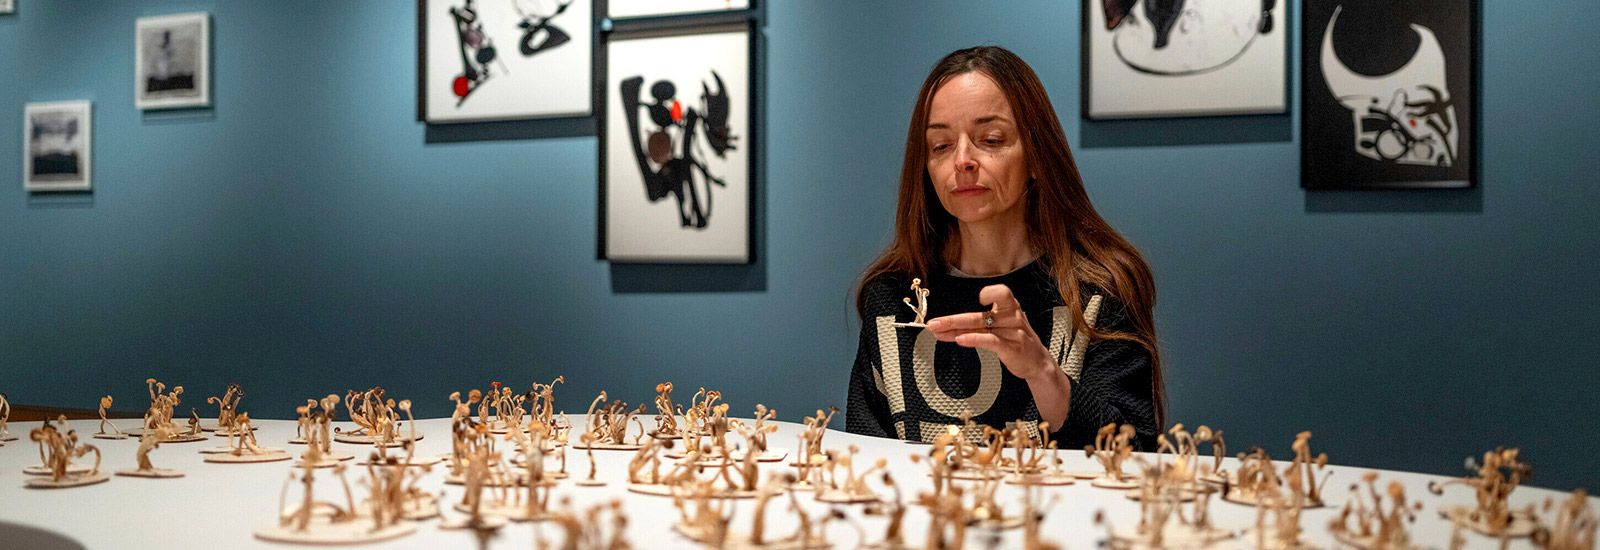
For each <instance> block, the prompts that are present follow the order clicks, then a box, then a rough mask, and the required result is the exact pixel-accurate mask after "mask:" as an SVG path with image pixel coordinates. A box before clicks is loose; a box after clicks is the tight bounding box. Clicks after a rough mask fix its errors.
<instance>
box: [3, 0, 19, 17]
mask: <svg viewBox="0 0 1600 550" xmlns="http://www.w3.org/2000/svg"><path fill="white" fill-rule="evenodd" d="M16 12H17V0H0V14H6V13H16Z"/></svg>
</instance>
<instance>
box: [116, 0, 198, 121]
mask: <svg viewBox="0 0 1600 550" xmlns="http://www.w3.org/2000/svg"><path fill="white" fill-rule="evenodd" d="M135 29H136V32H135V35H136V37H137V38H136V39H135V43H134V59H135V60H137V61H136V63H135V64H134V66H135V67H136V69H135V79H134V89H135V91H134V104H135V105H137V106H138V107H139V108H140V109H179V108H189V107H206V106H209V105H211V86H210V81H211V16H210V14H207V13H205V12H195V13H180V14H175V15H163V16H159V17H141V18H139V20H138V23H137V24H136V25H135Z"/></svg>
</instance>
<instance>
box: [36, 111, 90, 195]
mask: <svg viewBox="0 0 1600 550" xmlns="http://www.w3.org/2000/svg"><path fill="white" fill-rule="evenodd" d="M92 114H93V113H92V109H91V106H90V103H89V102H88V101H60V102H54V103H29V104H27V106H25V107H23V112H22V119H23V120H22V186H23V188H24V189H27V190H28V191H88V190H89V181H90V180H89V168H90V165H91V164H92V163H91V160H93V156H94V149H93V148H92V147H91V146H90V141H89V138H90V134H91V133H92V130H93V127H94V124H93V117H92Z"/></svg>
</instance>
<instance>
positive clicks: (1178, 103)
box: [1078, 0, 1295, 121]
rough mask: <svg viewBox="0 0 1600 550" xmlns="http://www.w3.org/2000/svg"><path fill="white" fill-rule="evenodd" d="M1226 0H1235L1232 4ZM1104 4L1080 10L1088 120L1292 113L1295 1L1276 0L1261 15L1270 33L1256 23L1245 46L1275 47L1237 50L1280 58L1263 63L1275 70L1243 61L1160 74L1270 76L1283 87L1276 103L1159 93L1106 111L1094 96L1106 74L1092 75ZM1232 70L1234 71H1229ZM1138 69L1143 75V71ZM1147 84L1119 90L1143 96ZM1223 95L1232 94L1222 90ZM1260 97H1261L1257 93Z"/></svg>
mask: <svg viewBox="0 0 1600 550" xmlns="http://www.w3.org/2000/svg"><path fill="white" fill-rule="evenodd" d="M1240 4H1243V3H1240ZM1224 5H1227V6H1231V4H1224ZM1105 6H1106V4H1105V2H1104V1H1103V0H1082V3H1081V7H1082V10H1081V11H1080V12H1079V13H1080V14H1081V17H1080V26H1079V29H1078V45H1079V48H1078V60H1079V64H1078V67H1079V79H1078V82H1079V93H1080V97H1081V100H1080V102H1079V116H1081V117H1082V118H1083V119H1084V120H1090V121H1119V120H1146V119H1173V118H1217V117H1240V116H1281V115H1285V114H1288V112H1289V108H1290V99H1291V91H1290V87H1289V82H1290V78H1291V77H1290V63H1289V61H1290V58H1291V56H1292V55H1293V54H1292V52H1291V51H1290V49H1289V37H1290V35H1291V32H1290V26H1289V22H1290V21H1291V20H1292V19H1293V17H1294V12H1295V7H1294V6H1293V5H1291V2H1290V1H1289V0H1276V1H1275V2H1274V4H1273V5H1272V6H1271V8H1270V9H1268V10H1266V12H1267V13H1266V14H1264V15H1262V17H1266V18H1268V24H1267V28H1268V29H1269V30H1268V31H1267V32H1266V33H1261V32H1260V28H1257V29H1254V30H1255V32H1257V33H1258V34H1257V35H1254V40H1253V41H1252V42H1251V43H1249V45H1248V46H1246V47H1247V48H1255V49H1271V50H1272V51H1269V52H1266V53H1265V54H1256V53H1254V52H1249V54H1250V55H1248V56H1246V55H1241V56H1239V57H1248V58H1250V59H1251V60H1253V61H1255V62H1257V63H1275V64H1277V66H1276V67H1271V66H1268V67H1262V69H1275V70H1274V71H1273V73H1272V74H1270V75H1260V74H1249V73H1248V71H1245V72H1241V71H1240V64H1238V63H1234V64H1233V65H1232V66H1229V67H1216V68H1207V69H1203V70H1195V71H1194V72H1193V74H1178V75H1166V76H1163V77H1160V78H1166V79H1170V80H1171V82H1172V84H1174V85H1177V86H1180V87H1182V86H1185V85H1188V84H1190V82H1192V81H1193V79H1195V78H1203V79H1216V80H1233V81H1238V82H1244V83H1251V82H1254V83H1260V82H1271V83H1274V84H1276V85H1278V86H1280V87H1281V90H1279V91H1278V93H1275V94H1272V96H1273V98H1272V100H1271V101H1273V102H1274V103H1275V104H1266V103H1261V102H1258V103H1249V102H1246V101H1238V100H1236V99H1235V100H1234V103H1231V104H1230V103H1228V100H1212V101H1209V102H1195V101H1193V97H1192V95H1190V96H1189V97H1187V98H1184V99H1180V100H1174V99H1172V98H1166V99H1164V100H1163V99H1162V98H1159V97H1157V98H1151V99H1150V100H1149V101H1148V103H1150V105H1140V106H1138V108H1131V107H1125V108H1122V109H1107V108H1105V107H1102V109H1103V111H1098V112H1097V110H1096V106H1095V97H1096V96H1095V93H1094V89H1095V84H1096V83H1097V82H1101V81H1102V80H1100V79H1096V78H1095V77H1094V72H1095V68H1096V66H1097V65H1096V63H1097V61H1096V59H1095V51H1096V50H1095V47H1094V43H1095V41H1096V35H1097V34H1098V33H1100V32H1102V31H1100V30H1098V29H1099V26H1100V25H1102V24H1104V23H1106V20H1105V17H1104V13H1103V11H1101V10H1104V9H1105ZM1143 6H1144V5H1143V4H1139V5H1137V6H1133V9H1134V10H1135V11H1137V12H1139V13H1133V14H1130V15H1129V17H1130V18H1142V17H1143V16H1144V14H1143ZM1097 12H1099V13H1097ZM1128 23H1130V22H1126V21H1125V22H1123V23H1122V24H1121V26H1122V27H1130V25H1129V24H1128ZM1132 23H1135V24H1134V25H1131V26H1133V27H1137V26H1140V25H1146V26H1147V24H1145V23H1144V22H1143V21H1133V22H1132ZM1103 32H1105V33H1108V34H1110V33H1111V32H1112V31H1109V30H1107V31H1103ZM1236 60H1237V59H1230V60H1229V61H1230V62H1231V61H1236ZM1247 69H1248V67H1247ZM1229 71H1231V73H1230V72H1229ZM1126 72H1127V73H1128V74H1129V75H1130V76H1134V77H1135V78H1145V79H1147V80H1148V79H1150V77H1151V76H1155V75H1154V73H1151V72H1149V71H1147V70H1142V69H1128V70H1127V71H1126ZM1112 74H1114V73H1112ZM1135 75H1144V76H1142V77H1139V76H1135ZM1216 80H1211V81H1210V84H1211V85H1215V83H1216ZM1148 84H1150V83H1148V82H1147V83H1146V85H1145V86H1142V87H1135V88H1132V89H1130V90H1126V91H1125V92H1124V93H1122V94H1118V95H1124V96H1128V97H1133V98H1139V97H1141V94H1149V93H1151V92H1150V90H1152V89H1154V88H1151V87H1150V86H1149V85H1148ZM1247 85H1248V84H1247ZM1169 95H1172V94H1169ZM1179 95H1183V94H1182V92H1179ZM1223 97H1228V96H1226V95H1224V96H1223ZM1258 101H1260V100H1259V99H1258ZM1206 103H1209V104H1206Z"/></svg>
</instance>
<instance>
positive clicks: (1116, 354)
mask: <svg viewBox="0 0 1600 550" xmlns="http://www.w3.org/2000/svg"><path fill="white" fill-rule="evenodd" d="M1101 318H1102V321H1101V322H1100V323H1097V324H1096V326H1097V327H1098V328H1100V329H1101V330H1106V331H1113V332H1132V331H1133V330H1134V329H1133V324H1132V323H1131V322H1130V320H1129V319H1128V315H1127V311H1126V310H1125V309H1124V308H1123V306H1122V304H1121V303H1120V302H1117V301H1115V300H1114V299H1110V297H1109V296H1108V297H1107V299H1106V300H1105V303H1104V305H1102V307H1101ZM1151 369H1152V366H1151V361H1150V351H1149V350H1146V349H1145V348H1144V346H1141V345H1139V344H1138V343H1135V342H1130V341H1127V340H1109V339H1102V340H1099V341H1096V342H1094V343H1091V344H1089V349H1088V350H1087V351H1086V352H1085V353H1084V359H1083V370H1082V371H1080V373H1079V375H1078V379H1077V380H1074V381H1073V382H1072V396H1071V402H1070V403H1069V405H1068V409H1067V420H1066V425H1065V426H1062V428H1061V430H1059V431H1057V432H1056V434H1055V440H1056V442H1057V443H1058V444H1059V445H1060V446H1061V448H1064V449H1072V448H1082V447H1083V446H1085V445H1088V444H1091V443H1093V442H1094V436H1095V433H1096V432H1097V431H1098V430H1099V429H1100V427H1101V426H1104V425H1106V424H1109V423H1112V422H1116V423H1119V424H1132V425H1133V427H1134V430H1135V431H1136V432H1137V437H1138V441H1137V446H1138V450H1142V451H1154V450H1155V439H1156V433H1157V432H1158V431H1159V429H1160V428H1158V427H1157V426H1156V419H1155V395H1154V393H1155V389H1154V387H1153V385H1152V382H1151V372H1152V371H1151Z"/></svg>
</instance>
